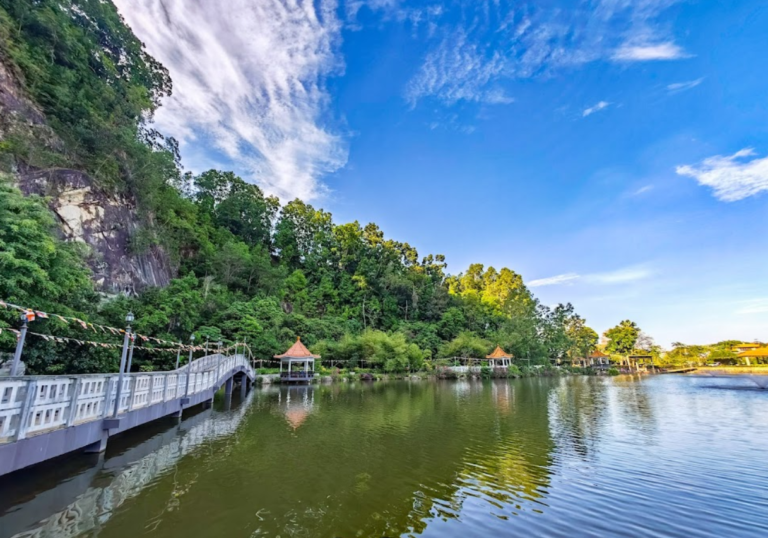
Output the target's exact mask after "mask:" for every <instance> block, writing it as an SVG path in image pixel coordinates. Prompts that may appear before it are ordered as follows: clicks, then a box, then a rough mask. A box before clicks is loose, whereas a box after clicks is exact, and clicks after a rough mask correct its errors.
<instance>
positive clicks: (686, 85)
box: [667, 77, 704, 93]
mask: <svg viewBox="0 0 768 538" xmlns="http://www.w3.org/2000/svg"><path fill="white" fill-rule="evenodd" d="M702 82H704V78H703V77H702V78H698V79H696V80H689V81H687V82H675V83H674V84H669V85H668V86H667V90H669V93H678V92H684V91H685V90H690V89H691V88H695V87H696V86H698V85H699V84H701V83H702Z"/></svg>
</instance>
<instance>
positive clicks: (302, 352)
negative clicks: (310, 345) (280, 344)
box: [275, 337, 320, 359]
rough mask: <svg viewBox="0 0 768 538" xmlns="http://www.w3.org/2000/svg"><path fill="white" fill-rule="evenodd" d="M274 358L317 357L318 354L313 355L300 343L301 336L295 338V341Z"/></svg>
mask: <svg viewBox="0 0 768 538" xmlns="http://www.w3.org/2000/svg"><path fill="white" fill-rule="evenodd" d="M275 358H276V359H319V358H320V355H313V354H312V353H310V352H309V350H308V349H307V346H305V345H304V344H302V343H301V337H298V338H296V343H295V344H293V345H292V346H291V347H289V348H288V351H286V352H285V353H283V354H282V355H275Z"/></svg>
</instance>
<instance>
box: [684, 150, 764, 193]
mask: <svg viewBox="0 0 768 538" xmlns="http://www.w3.org/2000/svg"><path fill="white" fill-rule="evenodd" d="M753 156H755V151H754V150H753V149H752V148H745V149H742V150H741V151H737V152H736V153H734V154H733V155H731V156H727V157H724V156H722V155H716V156H714V157H709V158H707V159H704V161H702V163H701V164H700V165H698V166H691V165H683V166H678V167H677V168H676V171H677V173H678V174H679V175H681V176H688V177H692V178H694V179H695V180H696V181H698V182H699V184H700V185H706V186H707V187H711V188H712V190H713V191H714V195H715V198H717V199H718V200H720V201H723V202H736V201H738V200H743V199H744V198H748V197H750V196H754V195H756V194H759V193H760V192H762V191H768V157H763V158H758V157H755V158H754V159H748V157H753Z"/></svg>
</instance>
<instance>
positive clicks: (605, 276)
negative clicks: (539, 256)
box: [528, 266, 653, 288]
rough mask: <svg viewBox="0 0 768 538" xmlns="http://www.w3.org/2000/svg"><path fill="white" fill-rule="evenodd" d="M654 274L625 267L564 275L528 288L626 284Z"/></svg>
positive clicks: (536, 282) (536, 283)
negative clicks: (576, 284) (584, 273)
mask: <svg viewBox="0 0 768 538" xmlns="http://www.w3.org/2000/svg"><path fill="white" fill-rule="evenodd" d="M652 274H653V273H652V272H651V271H650V270H648V269H647V268H645V267H637V266H635V267H625V268H623V269H618V270H616V271H610V272H607V273H590V274H586V275H579V274H577V273H565V274H562V275H556V276H551V277H547V278H539V279H537V280H532V281H531V282H529V283H528V287H530V288H538V287H542V286H557V285H560V284H573V283H574V282H576V281H581V282H584V283H587V284H595V285H610V284H626V283H629V282H635V281H638V280H644V279H646V278H649V277H650V276H651V275H652Z"/></svg>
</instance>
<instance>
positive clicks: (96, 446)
mask: <svg viewBox="0 0 768 538" xmlns="http://www.w3.org/2000/svg"><path fill="white" fill-rule="evenodd" d="M107 439H109V432H108V431H107V430H104V431H103V432H101V439H99V440H98V441H96V442H95V443H91V444H90V445H87V446H86V447H85V448H84V449H83V452H85V453H86V454H97V453H99V452H104V451H105V450H106V449H107Z"/></svg>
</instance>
